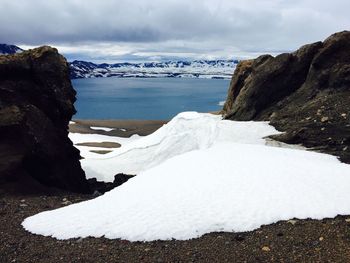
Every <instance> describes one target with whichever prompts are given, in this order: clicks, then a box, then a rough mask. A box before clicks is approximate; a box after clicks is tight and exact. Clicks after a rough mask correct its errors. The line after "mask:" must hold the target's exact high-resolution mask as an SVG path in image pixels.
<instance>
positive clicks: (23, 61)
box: [0, 46, 90, 193]
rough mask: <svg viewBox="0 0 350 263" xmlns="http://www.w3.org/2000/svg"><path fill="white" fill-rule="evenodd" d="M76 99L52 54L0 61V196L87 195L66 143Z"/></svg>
mask: <svg viewBox="0 0 350 263" xmlns="http://www.w3.org/2000/svg"><path fill="white" fill-rule="evenodd" d="M75 94H76V93H75V91H74V89H73V88H72V85H71V82H70V79H69V69H68V64H67V62H66V60H65V58H64V57H63V56H61V55H60V54H58V52H57V50H56V49H54V48H51V47H47V46H44V47H40V48H37V49H33V50H29V51H24V52H23V53H20V54H15V55H7V56H0V134H1V135H0V136H1V140H0V192H1V191H4V190H5V191H7V190H9V191H11V190H13V191H25V192H35V191H37V190H38V189H41V188H43V187H44V188H46V187H55V188H61V189H65V190H70V191H75V192H82V193H87V192H89V191H90V189H89V185H88V183H87V181H86V179H85V174H84V171H83V170H82V169H81V166H80V162H79V159H80V154H79V151H78V150H77V149H76V148H74V147H73V144H72V142H71V141H70V140H69V138H68V131H67V129H68V123H69V121H70V119H71V117H72V115H73V114H74V113H75V112H76V111H75V108H74V105H73V103H74V101H75V100H76V99H75Z"/></svg>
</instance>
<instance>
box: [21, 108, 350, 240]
mask: <svg viewBox="0 0 350 263" xmlns="http://www.w3.org/2000/svg"><path fill="white" fill-rule="evenodd" d="M275 133H277V131H276V130H275V129H274V128H273V127H271V126H269V125H268V124H267V123H259V122H232V121H224V120H221V119H220V116H215V115H210V114H199V113H195V112H187V113H182V114H179V115H178V116H176V117H175V118H174V119H173V120H171V121H170V122H169V123H168V124H167V125H165V126H163V127H162V128H161V129H159V130H158V131H156V132H155V133H153V134H152V135H149V136H146V137H143V138H139V139H136V140H135V141H133V142H129V143H127V144H124V145H123V146H122V147H121V148H120V149H116V150H115V151H114V152H113V153H110V154H107V155H109V157H108V158H104V157H101V158H95V159H93V158H86V159H85V160H83V161H82V163H83V164H84V169H90V171H89V170H86V171H88V172H90V176H92V175H94V174H95V175H97V176H99V177H98V179H101V178H102V179H105V180H110V177H109V176H110V174H113V175H114V174H115V173H116V171H119V170H121V171H124V172H125V171H135V172H136V173H137V174H138V175H137V176H136V177H134V178H132V179H130V180H129V181H128V182H127V183H125V184H123V185H122V186H120V187H117V188H115V189H113V190H111V191H110V192H107V193H105V194H104V195H103V196H101V197H98V198H96V199H93V200H89V201H85V202H81V203H78V204H73V205H70V206H67V207H63V208H60V209H56V210H53V211H47V212H42V213H40V214H37V215H34V216H31V217H29V218H26V219H25V220H24V221H23V223H22V225H23V227H24V228H25V229H26V230H28V231H30V232H32V233H35V234H41V235H45V236H53V237H56V238H58V239H68V238H78V237H88V236H93V237H102V236H105V237H106V238H121V239H127V240H130V241H151V240H158V239H161V240H167V239H172V238H175V239H181V240H184V239H190V238H195V237H199V236H201V235H203V234H205V233H209V232H215V231H234V232H241V231H250V230H254V229H256V228H259V227H260V226H261V225H265V224H270V223H274V222H277V221H280V220H288V219H292V218H299V219H305V218H313V219H322V218H327V217H335V216H336V215H338V214H350V191H349V186H350V165H346V164H343V163H340V162H339V161H338V160H337V158H336V157H334V156H331V155H326V154H320V153H316V152H309V151H306V150H300V149H291V148H280V147H272V146H268V145H266V142H265V140H264V139H263V137H265V136H267V135H269V134H275ZM70 136H72V134H70ZM79 136H81V135H79ZM90 136H91V139H93V141H96V140H97V139H102V138H100V136H96V135H90ZM105 137H110V136H104V137H103V139H105ZM78 139H79V140H82V138H75V140H78ZM85 140H86V138H85ZM118 140H119V139H118ZM270 143H271V142H269V144H270ZM120 167H122V168H120ZM108 171H109V172H110V173H108Z"/></svg>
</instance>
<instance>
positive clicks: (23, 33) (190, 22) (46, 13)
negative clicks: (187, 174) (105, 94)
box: [0, 0, 350, 62]
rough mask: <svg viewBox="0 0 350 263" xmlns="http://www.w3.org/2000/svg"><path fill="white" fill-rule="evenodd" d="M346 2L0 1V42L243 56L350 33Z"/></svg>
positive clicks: (108, 52)
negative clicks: (332, 35)
mask: <svg viewBox="0 0 350 263" xmlns="http://www.w3.org/2000/svg"><path fill="white" fill-rule="evenodd" d="M349 10H350V1H349V0H332V1H329V0H303V1H302V0H249V1H244V0H239V1H237V0H99V1H96V0H95V1H93V0H30V1H28V0H0V43H7V44H15V45H18V46H20V47H22V48H24V49H28V48H33V47H36V46H41V45H51V46H54V47H57V48H58V50H59V52H61V53H62V54H64V55H65V56H66V57H67V59H68V60H69V61H72V60H74V59H79V60H88V61H93V62H120V61H162V60H174V59H176V60H179V59H184V60H194V59H244V58H254V57H257V56H258V55H261V54H266V53H269V54H272V55H276V54H279V53H283V52H289V51H293V50H295V49H297V48H298V47H300V46H301V45H303V44H306V43H311V42H315V41H319V40H324V39H325V38H326V37H328V36H329V35H331V34H332V33H334V32H338V31H342V30H350V15H349Z"/></svg>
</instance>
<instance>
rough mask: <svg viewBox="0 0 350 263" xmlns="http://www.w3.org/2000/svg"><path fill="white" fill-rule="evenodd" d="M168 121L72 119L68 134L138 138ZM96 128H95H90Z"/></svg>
mask: <svg viewBox="0 0 350 263" xmlns="http://www.w3.org/2000/svg"><path fill="white" fill-rule="evenodd" d="M167 122H168V120H96V119H95V120H94V119H73V120H72V121H71V122H70V124H69V132H70V133H82V134H101V135H108V136H117V137H124V138H128V137H130V136H132V135H134V134H138V135H140V136H146V135H149V134H151V133H153V132H155V131H156V130H158V129H159V128H160V127H162V126H163V125H164V124H166V123H167ZM91 127H96V128H91ZM97 127H102V128H110V129H112V130H109V131H107V130H103V129H98V128H97Z"/></svg>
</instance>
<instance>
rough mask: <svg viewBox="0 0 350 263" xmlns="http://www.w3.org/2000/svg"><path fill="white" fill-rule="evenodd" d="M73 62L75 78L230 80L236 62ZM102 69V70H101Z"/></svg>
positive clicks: (71, 64) (72, 67) (71, 66)
mask: <svg viewBox="0 0 350 263" xmlns="http://www.w3.org/2000/svg"><path fill="white" fill-rule="evenodd" d="M87 63H88V62H83V61H75V62H72V63H70V68H71V70H73V72H74V74H75V75H76V76H79V77H82V78H93V77H111V76H114V77H124V78H125V77H146V78H147V77H151V78H157V77H158V78H161V77H176V78H178V77H180V78H208V79H212V78H223V79H230V78H231V77H232V73H233V72H234V70H235V68H236V65H237V63H238V61H233V60H212V61H207V60H198V61H190V62H187V63H184V64H181V63H180V62H179V61H167V62H152V63H116V64H110V65H108V66H107V67H105V64H103V65H98V64H90V63H89V68H87V65H86V64H87ZM101 67H102V68H101Z"/></svg>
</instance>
